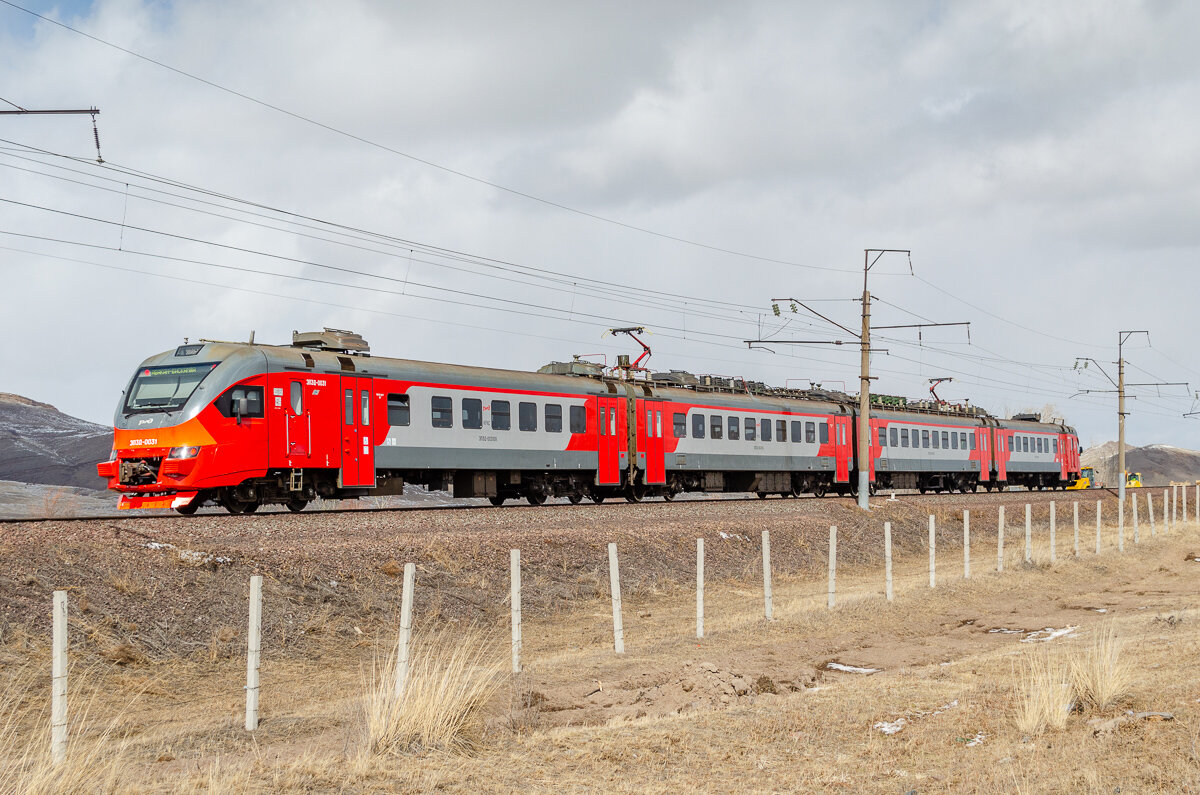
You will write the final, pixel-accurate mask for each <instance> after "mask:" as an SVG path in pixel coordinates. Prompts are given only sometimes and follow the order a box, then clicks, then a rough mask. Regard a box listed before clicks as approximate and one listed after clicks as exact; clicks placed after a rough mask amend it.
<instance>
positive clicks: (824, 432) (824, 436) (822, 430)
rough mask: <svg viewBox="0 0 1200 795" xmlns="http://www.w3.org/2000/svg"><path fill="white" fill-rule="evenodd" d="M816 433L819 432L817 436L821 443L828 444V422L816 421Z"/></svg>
mask: <svg viewBox="0 0 1200 795" xmlns="http://www.w3.org/2000/svg"><path fill="white" fill-rule="evenodd" d="M817 433H818V434H819V436H818V438H819V439H820V440H821V444H829V423H827V422H819V423H817Z"/></svg>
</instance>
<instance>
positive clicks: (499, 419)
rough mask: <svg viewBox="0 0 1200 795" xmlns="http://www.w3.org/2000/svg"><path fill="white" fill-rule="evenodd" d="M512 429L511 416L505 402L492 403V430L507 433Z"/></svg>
mask: <svg viewBox="0 0 1200 795" xmlns="http://www.w3.org/2000/svg"><path fill="white" fill-rule="evenodd" d="M511 427H512V414H511V413H510V409H509V405H508V401H507V400H493V401H492V430H493V431H507V430H508V429H509V428H511Z"/></svg>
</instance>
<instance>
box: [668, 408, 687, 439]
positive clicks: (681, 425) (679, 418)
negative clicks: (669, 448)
mask: <svg viewBox="0 0 1200 795" xmlns="http://www.w3.org/2000/svg"><path fill="white" fill-rule="evenodd" d="M671 425H672V429H673V430H674V431H675V438H676V439H686V438H687V415H686V414H684V413H682V412H678V411H677V412H675V415H674V416H673V417H671Z"/></svg>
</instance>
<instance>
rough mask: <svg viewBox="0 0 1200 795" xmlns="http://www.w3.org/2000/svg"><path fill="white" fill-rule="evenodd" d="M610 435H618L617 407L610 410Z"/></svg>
mask: <svg viewBox="0 0 1200 795" xmlns="http://www.w3.org/2000/svg"><path fill="white" fill-rule="evenodd" d="M608 435H609V436H616V435H617V410H616V409H615V408H613V409H610V410H609V412H608Z"/></svg>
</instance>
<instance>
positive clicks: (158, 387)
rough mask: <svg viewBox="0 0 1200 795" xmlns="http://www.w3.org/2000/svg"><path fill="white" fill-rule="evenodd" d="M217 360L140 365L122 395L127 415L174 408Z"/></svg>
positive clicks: (186, 399) (184, 398) (179, 405)
mask: <svg viewBox="0 0 1200 795" xmlns="http://www.w3.org/2000/svg"><path fill="white" fill-rule="evenodd" d="M217 364H218V362H205V363H197V364H188V365H174V366H171V367H143V368H142V369H141V370H139V371H138V374H137V375H136V376H134V379H133V384H132V385H131V386H130V387H129V394H128V395H126V397H125V408H124V412H125V413H126V414H136V413H138V412H144V411H175V410H176V409H179V408H182V407H183V404H184V403H187V401H188V398H190V397H191V396H192V393H193V392H195V391H196V387H197V386H199V385H200V382H201V381H203V380H204V377H205V376H206V375H208V374H209V373H211V372H212V371H213V369H214V368H216V366H217Z"/></svg>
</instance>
